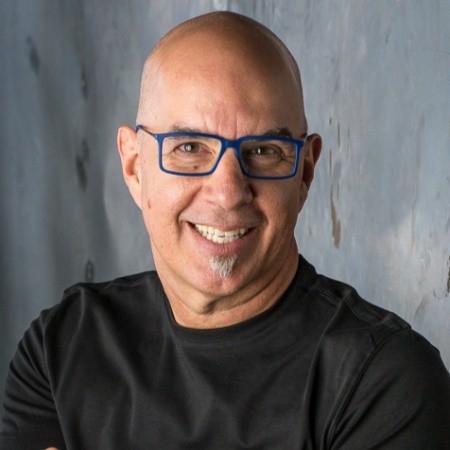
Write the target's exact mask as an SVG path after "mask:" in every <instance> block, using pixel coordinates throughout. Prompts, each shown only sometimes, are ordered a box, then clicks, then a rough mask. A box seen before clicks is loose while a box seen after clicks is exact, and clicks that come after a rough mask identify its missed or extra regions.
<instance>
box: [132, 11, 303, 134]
mask: <svg viewBox="0 0 450 450" xmlns="http://www.w3.org/2000/svg"><path fill="white" fill-rule="evenodd" d="M167 74H170V75H171V76H172V77H176V78H177V80H178V83H189V82H190V81H192V78H193V77H196V76H197V77H199V79H201V78H203V79H204V88H205V91H208V90H209V91H210V95H211V98H212V99H213V98H215V97H217V95H218V93H220V91H221V90H223V95H224V96H225V95H229V92H227V88H229V87H230V86H231V87H232V86H233V85H235V86H236V88H238V87H239V86H242V83H243V82H245V81H247V82H248V88H247V89H246V90H245V92H246V95H248V96H249V98H250V99H251V100H254V101H256V100H257V97H258V96H261V95H269V96H270V95H275V96H276V95H278V96H285V97H286V102H287V103H286V105H289V106H290V107H291V108H295V109H297V110H298V112H297V115H298V117H299V121H300V122H301V128H302V129H303V130H304V132H306V130H307V124H306V118H305V114H304V106H303V94H302V85H301V78H300V71H299V69H298V66H297V63H296V61H295V59H294V57H293V56H292V54H291V53H290V52H289V50H288V49H287V47H286V46H285V45H284V44H283V42H282V41H281V40H280V39H279V38H278V37H277V36H276V35H275V34H274V33H272V32H271V31H270V30H269V29H268V28H266V27H265V26H263V25H262V24H260V23H259V22H256V21H255V20H253V19H250V18H248V17H245V16H242V15H239V14H236V13H231V12H213V13H209V14H205V15H202V16H198V17H195V18H193V19H190V20H188V21H186V22H183V23H181V24H180V25H178V26H177V27H175V28H173V29H172V30H171V31H169V32H168V33H167V34H166V35H165V36H164V37H163V38H162V39H161V40H160V41H159V43H158V44H157V45H156V46H155V47H154V49H153V50H152V52H151V53H150V55H149V56H148V58H147V60H146V63H145V65H144V70H143V74H142V83H141V94H140V102H139V109H138V117H137V121H138V123H140V122H146V120H147V118H148V117H149V116H152V113H153V117H154V111H152V108H155V107H156V105H155V104H154V102H153V101H152V99H153V98H154V96H155V94H156V93H157V92H161V90H163V89H165V85H164V82H163V81H164V80H163V78H164V77H165V76H166V75H167ZM224 80H226V81H227V83H224ZM269 85H270V88H269V89H267V87H268V86H269ZM258 89H259V90H258ZM252 96H253V97H252Z"/></svg>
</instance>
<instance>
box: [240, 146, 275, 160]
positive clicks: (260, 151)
mask: <svg viewBox="0 0 450 450" xmlns="http://www.w3.org/2000/svg"><path fill="white" fill-rule="evenodd" d="M245 154H246V155H247V156H248V157H250V158H251V157H258V156H260V157H264V156H267V157H270V156H271V157H274V156H278V157H280V156H282V155H283V150H282V149H281V148H279V147H278V146H276V145H270V144H256V145H254V146H251V147H248V148H247V149H245Z"/></svg>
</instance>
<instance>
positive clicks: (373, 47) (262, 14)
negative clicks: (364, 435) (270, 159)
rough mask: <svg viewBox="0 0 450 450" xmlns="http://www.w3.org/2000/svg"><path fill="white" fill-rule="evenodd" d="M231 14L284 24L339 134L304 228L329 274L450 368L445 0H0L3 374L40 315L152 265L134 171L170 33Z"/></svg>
mask: <svg viewBox="0 0 450 450" xmlns="http://www.w3.org/2000/svg"><path fill="white" fill-rule="evenodd" d="M215 9H230V10H233V11H238V12H242V13H244V14H247V15H249V16H252V17H254V18H256V19H258V20H260V21H262V22H263V23H265V24H266V25H267V26H269V27H270V28H271V29H273V30H274V31H275V32H276V33H278V34H279V35H280V36H281V37H282V38H283V39H284V40H285V42H286V44H287V45H288V46H289V47H290V48H291V50H292V52H293V53H294V55H295V56H296V57H297V59H298V61H299V63H300V66H301V70H302V73H303V83H304V87H305V97H306V99H305V100H306V107H307V112H308V116H309V123H310V131H316V132H319V133H320V134H321V135H322V136H323V138H324V151H323V154H322V158H321V161H320V163H319V167H318V171H317V175H316V180H315V183H314V185H313V188H312V191H311V194H310V198H309V203H308V204H307V206H306V208H305V210H304V212H303V214H302V216H301V219H300V221H299V224H298V226H297V230H296V234H297V238H298V242H299V245H300V248H301V251H302V252H303V253H304V254H305V256H306V257H307V258H308V259H310V260H311V262H313V263H314V264H315V265H316V267H317V268H318V270H320V271H321V272H323V273H326V274H328V275H331V276H333V277H336V278H339V279H342V280H344V281H347V282H349V283H351V284H353V285H354V286H355V287H356V288H357V289H358V290H359V291H360V293H361V294H362V295H363V296H365V297H366V298H367V299H369V300H370V301H372V302H374V303H376V304H379V305H381V306H384V307H387V308H389V309H392V310H394V311H395V312H397V313H399V314H400V315H402V316H403V317H404V318H406V319H407V320H408V321H410V322H411V323H412V324H413V326H414V327H415V328H416V329H417V330H418V331H420V332H421V333H422V334H424V335H425V336H426V337H427V338H428V339H430V340H431V341H432V342H433V343H434V344H435V345H436V346H438V347H439V348H440V350H441V353H442V355H443V357H444V360H445V362H446V364H447V367H449V366H450V344H449V343H450V330H449V324H450V294H449V291H450V273H449V272H450V108H449V104H450V98H449V97H450V89H449V87H450V86H449V84H450V83H449V74H450V27H449V26H448V23H450V4H449V2H448V1H447V0H440V1H439V0H434V1H433V2H427V3H425V2H419V1H413V0H403V1H402V0H397V1H391V0H385V1H382V0H380V1H377V2H372V1H370V0H360V1H356V0H354V1H351V0H343V1H339V2H337V1H336V2H333V1H325V0H323V1H321V0H314V1H312V0H309V1H308V0H290V1H288V0H281V1H280V0H271V1H270V0H267V1H264V0H253V1H252V0H242V1H206V0H205V1H200V0H199V1H187V0H185V1H181V0H172V1H167V0H133V1H128V2H120V1H116V2H109V1H106V0H84V1H83V0H78V1H76V2H75V1H70V0H62V1H59V2H55V1H54V0H6V1H5V0H4V1H2V2H1V5H0V58H1V61H2V70H1V74H0V76H1V77H2V78H1V83H0V104H1V109H0V136H1V154H0V158H1V159H0V189H1V196H2V201H1V206H0V208H1V209H0V214H1V216H0V217H1V219H0V230H1V251H0V270H1V277H2V278H1V281H2V282H1V286H0V329H1V338H0V339H1V347H0V383H2V384H3V381H2V380H3V377H4V373H5V371H6V367H7V364H8V362H9V360H10V358H11V356H12V354H13V351H14V349H15V347H16V344H17V341H18V339H19V338H20V336H21V335H22V333H23V332H24V330H25V329H26V328H27V326H28V324H29V322H30V321H31V320H32V319H33V318H34V317H36V316H37V314H38V313H39V311H40V310H41V309H43V308H45V307H48V306H51V305H52V304H54V303H56V302H57V301H58V300H59V298H60V296H61V292H62V289H63V288H64V287H66V286H67V285H69V284H72V283H74V282H76V281H79V280H104V279H109V278H112V277H116V276H119V275H123V274H126V273H130V272H136V271H141V270H146V269H148V268H150V267H152V259H151V255H150V251H149V250H148V242H147V241H148V239H147V236H146V234H145V232H144V229H143V225H142V224H141V219H140V216H139V214H138V210H137V208H136V207H135V206H134V204H133V203H132V201H131V199H130V198H129V195H128V192H127V191H126V189H125V187H124V185H123V182H122V180H121V174H120V168H119V159H118V156H117V153H116V149H115V136H116V129H117V126H118V125H119V124H120V123H122V122H128V123H134V116H135V110H136V106H137V100H138V97H137V96H138V84H139V77H140V70H141V67H142V62H143V60H144V58H145V55H146V53H147V52H148V50H149V49H150V47H151V46H152V45H153V44H154V43H155V42H156V40H157V38H158V37H159V36H160V35H161V34H162V33H164V32H165V31H167V30H168V29H169V28H171V27H172V26H173V25H174V24H176V23H178V22H179V21H181V20H184V19H186V18H188V17H191V16H194V15H197V14H199V13H203V12H206V11H211V10H215Z"/></svg>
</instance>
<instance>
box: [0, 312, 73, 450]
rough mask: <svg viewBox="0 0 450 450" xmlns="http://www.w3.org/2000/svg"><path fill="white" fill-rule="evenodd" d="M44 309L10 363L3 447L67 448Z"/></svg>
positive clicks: (0, 442) (0, 444)
mask: <svg viewBox="0 0 450 450" xmlns="http://www.w3.org/2000/svg"><path fill="white" fill-rule="evenodd" d="M47 315H48V314H46V313H43V314H42V315H41V317H40V318H39V319H37V320H36V321H34V322H33V323H32V324H31V327H30V329H29V330H28V331H27V332H26V333H25V335H24V337H23V339H22V340H21V342H20V343H19V346H18V349H17V352H16V354H15V355H14V358H13V360H12V362H11V365H10V370H9V373H8V378H7V381H6V388H5V397H4V415H3V418H2V429H1V432H0V448H30V447H33V448H43V449H44V448H48V447H49V446H55V445H56V446H57V447H58V448H61V449H62V448H65V443H64V439H63V436H62V431H61V427H60V423H59V419H58V415H57V411H56V406H55V404H54V400H53V395H52V389H51V383H50V381H49V378H48V373H47V368H46V355H45V348H44V334H45V318H46V316H47Z"/></svg>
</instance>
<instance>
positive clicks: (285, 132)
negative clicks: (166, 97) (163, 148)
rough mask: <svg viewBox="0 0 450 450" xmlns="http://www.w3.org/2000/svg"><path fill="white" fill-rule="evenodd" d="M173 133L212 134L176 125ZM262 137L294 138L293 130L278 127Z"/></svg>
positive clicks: (173, 127)
mask: <svg viewBox="0 0 450 450" xmlns="http://www.w3.org/2000/svg"><path fill="white" fill-rule="evenodd" d="M170 132H171V133H194V134H211V133H205V132H204V131H202V130H200V129H198V128H191V127H187V126H183V125H177V124H176V125H174V126H172V128H171V129H170ZM307 135H308V133H307V132H306V133H303V134H302V135H301V137H300V139H304V138H305V137H306V136H307ZM260 136H274V137H286V138H291V139H292V138H293V134H292V132H291V130H290V129H289V128H288V127H276V128H271V129H269V130H267V131H266V132H265V133H263V134H261V135H260Z"/></svg>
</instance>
